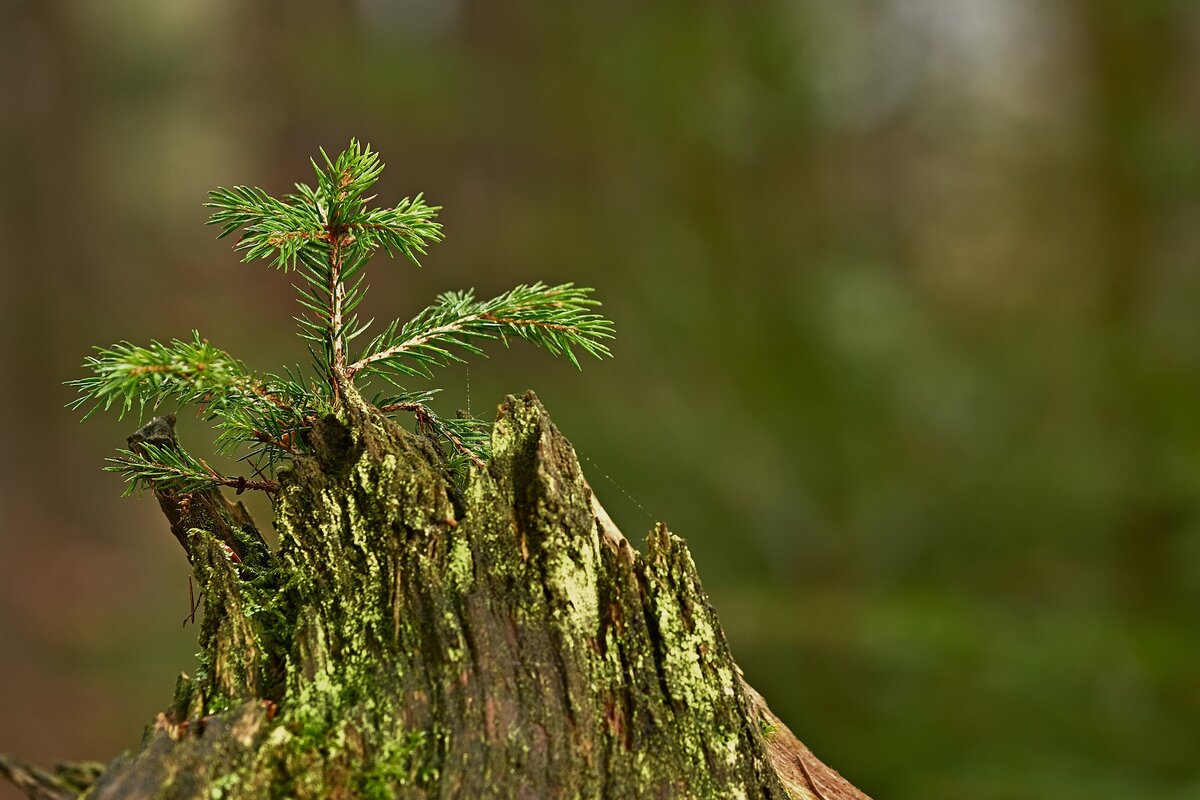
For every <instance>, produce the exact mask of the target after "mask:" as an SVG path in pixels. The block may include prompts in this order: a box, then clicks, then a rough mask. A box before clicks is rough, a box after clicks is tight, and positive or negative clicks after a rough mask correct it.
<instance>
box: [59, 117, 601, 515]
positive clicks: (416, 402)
mask: <svg viewBox="0 0 1200 800" xmlns="http://www.w3.org/2000/svg"><path fill="white" fill-rule="evenodd" d="M312 166H313V169H314V171H315V173H316V185H315V186H311V185H308V184H303V183H298V184H296V191H295V192H294V193H291V194H287V195H285V196H283V197H281V198H276V197H273V196H271V195H270V194H268V193H267V192H265V191H264V190H262V189H259V188H257V187H251V186H235V187H233V188H228V189H226V188H218V189H215V190H214V191H212V192H211V193H210V195H209V202H208V204H207V205H208V207H209V208H211V209H213V212H212V215H211V218H210V220H209V222H210V224H213V225H218V226H220V229H221V231H220V236H221V237H224V236H229V235H231V234H234V233H239V238H238V242H237V245H236V248H235V249H237V250H238V251H240V252H241V253H242V256H243V261H246V262H249V261H255V260H260V259H261V260H264V261H267V262H268V263H270V265H271V266H273V267H275V268H276V269H279V270H281V271H283V272H285V273H292V274H293V275H295V276H296V278H297V281H296V282H295V283H294V284H293V285H294V287H295V289H296V292H297V295H298V297H297V299H298V301H299V303H300V305H301V306H302V308H303V309H304V311H303V314H302V315H300V316H298V317H296V320H297V323H298V326H299V331H298V332H299V335H300V337H301V338H302V339H304V341H305V342H306V343H307V345H308V350H309V353H310V355H311V357H312V367H313V369H312V370H311V371H304V370H301V369H299V368H292V369H285V370H284V371H283V372H282V373H280V374H276V373H266V374H258V373H255V372H252V371H250V370H249V369H247V368H246V366H245V364H243V363H242V362H241V361H239V360H237V359H235V358H233V357H232V356H230V355H229V354H228V353H227V352H225V351H224V350H221V349H219V348H217V347H214V346H213V345H211V344H209V343H208V342H207V341H206V340H205V339H203V338H202V337H201V336H200V334H199V333H196V332H194V331H193V332H192V337H191V338H190V339H188V340H180V339H174V340H171V341H170V342H167V343H163V342H157V341H153V342H151V343H150V344H149V345H146V346H140V345H134V344H131V343H129V342H121V343H118V344H114V345H112V346H110V347H104V348H97V350H96V353H95V355H93V356H90V357H88V359H87V360H86V362H85V364H84V366H85V368H87V370H88V371H89V373H90V374H88V375H87V376H86V377H83V378H80V379H78V380H74V381H68V384H69V385H71V386H74V387H75V388H76V389H77V390H78V391H79V396H78V397H77V398H76V399H75V400H74V401H73V402H72V403H71V404H70V406H71V407H72V408H76V409H81V410H83V411H84V418H85V419H86V418H87V417H89V416H91V415H92V414H93V413H95V412H96V411H99V410H105V411H107V410H110V409H115V410H116V412H117V414H118V415H119V416H120V417H124V416H125V415H126V414H127V413H131V412H132V411H133V410H134V409H135V408H136V409H137V413H138V416H139V417H141V416H143V415H144V413H145V412H146V410H147V409H150V410H155V409H158V408H159V407H160V406H162V405H163V404H164V403H174V404H175V405H176V406H177V407H188V406H191V407H195V408H196V409H198V412H199V414H200V415H201V416H202V417H204V418H206V419H209V420H212V421H213V422H214V423H215V424H216V426H217V428H218V430H219V434H218V438H217V445H218V449H219V450H220V451H221V452H223V453H229V454H233V453H237V452H242V453H243V454H242V458H243V459H244V460H247V461H249V462H250V464H251V466H252V468H253V471H254V474H253V475H252V476H251V477H250V478H246V477H244V476H243V477H230V476H226V475H223V474H221V473H219V472H217V471H216V470H214V469H212V468H211V467H209V465H208V464H207V463H205V462H204V461H203V460H201V459H198V458H195V457H194V456H192V455H190V454H188V453H186V452H185V451H183V450H182V448H179V447H178V446H177V445H174V444H172V445H170V446H166V445H155V444H145V443H143V444H140V445H138V446H136V447H131V448H130V449H128V450H121V451H119V454H118V456H116V457H115V458H112V459H110V465H109V466H108V467H107V469H109V470H111V471H115V472H120V473H121V474H123V475H124V476H125V478H126V480H127V481H128V491H130V492H132V491H135V490H140V489H144V488H158V489H160V490H169V491H196V490H198V489H201V488H206V487H214V486H233V487H237V488H238V490H239V491H241V490H243V489H246V488H250V489H265V490H268V491H270V490H272V488H273V487H274V486H275V484H274V482H273V481H272V480H270V477H271V475H273V473H274V470H275V469H276V468H277V466H278V465H279V464H280V463H281V462H286V460H287V459H289V458H290V457H291V456H293V455H295V454H297V453H301V452H306V451H307V450H308V443H307V433H308V431H309V429H310V428H311V427H312V425H313V423H314V422H315V421H316V420H318V419H320V418H321V417H323V416H325V415H327V414H335V415H337V414H340V413H341V412H342V411H344V409H345V407H346V404H347V403H349V402H366V401H364V399H363V392H364V391H365V390H366V389H367V388H368V387H370V386H371V385H372V382H375V383H378V384H382V385H384V386H386V387H387V388H386V390H385V391H381V392H377V393H375V394H374V395H373V396H372V398H371V400H370V402H372V403H373V404H374V405H375V406H376V407H377V408H378V409H379V410H380V411H382V412H385V413H389V414H410V415H412V416H413V417H415V419H416V423H417V427H418V429H419V430H421V431H422V432H423V433H425V434H426V435H428V436H430V437H431V438H433V439H434V440H435V441H438V442H440V443H441V445H442V449H443V453H444V455H445V456H446V457H447V459H448V461H449V463H450V464H451V466H453V467H456V468H464V469H465V468H467V465H473V466H476V467H481V466H483V465H485V464H486V461H487V458H488V453H487V441H488V438H489V430H490V426H489V425H488V423H485V422H483V421H482V420H475V419H464V418H460V417H454V418H448V417H442V416H439V415H438V414H437V413H436V412H434V411H433V409H432V408H431V407H430V400H431V399H432V397H433V396H434V395H435V394H436V392H437V391H438V390H437V389H422V390H410V389H407V388H406V387H405V385H404V383H403V382H404V381H406V380H407V379H412V378H416V379H423V380H427V379H431V378H433V373H434V370H435V369H436V368H438V367H444V366H447V365H449V364H451V363H454V362H460V361H463V360H465V359H466V358H467V357H469V356H478V355H485V354H484V351H483V349H482V347H481V345H482V344H484V343H485V342H487V341H488V340H499V341H501V342H503V343H504V344H505V345H507V344H508V342H509V340H511V339H514V338H515V339H524V340H525V341H528V342H531V343H533V344H535V345H538V346H540V347H542V348H544V349H546V350H547V351H549V352H550V353H551V354H553V355H562V356H565V357H566V358H567V359H568V360H569V361H570V362H571V363H572V364H574V365H575V366H576V367H578V366H579V359H578V355H577V354H578V353H584V354H589V355H592V356H595V357H598V358H603V357H605V356H608V355H609V351H608V348H607V346H606V345H605V340H607V339H611V338H612V335H613V326H612V323H611V322H609V321H608V320H607V319H605V318H604V317H603V316H601V315H600V314H598V313H596V307H597V306H599V302H598V301H596V300H594V299H592V298H591V296H590V294H591V289H585V288H579V287H576V286H574V285H572V284H569V283H568V284H562V285H559V286H547V285H545V284H543V283H541V282H537V283H532V284H529V285H524V284H522V285H519V286H516V287H514V288H513V289H511V290H509V291H507V292H504V293H503V294H500V295H498V296H496V297H493V298H490V299H484V300H479V299H476V297H475V295H474V292H473V291H472V290H468V291H461V292H447V293H445V294H442V295H440V296H439V297H437V299H436V300H435V302H434V303H433V304H432V305H430V306H429V307H428V308H426V309H424V310H423V311H421V312H420V313H419V314H417V315H416V316H415V317H413V318H412V319H411V320H409V321H407V322H403V323H402V322H401V321H400V320H394V321H392V322H391V323H389V324H387V325H386V326H385V327H384V328H383V329H382V331H381V332H379V333H378V334H376V335H375V336H373V337H364V334H365V333H366V332H367V330H368V329H369V328H370V327H371V325H372V322H373V320H365V321H364V320H361V319H360V318H359V316H358V308H359V306H360V305H361V303H362V301H363V298H364V297H365V296H366V293H367V288H368V286H367V284H366V283H365V280H364V279H365V275H364V268H365V267H366V265H367V263H368V261H370V259H371V257H372V256H373V255H375V254H376V252H377V251H379V250H380V249H382V250H384V251H385V252H386V253H387V254H388V255H389V256H393V257H394V256H395V255H397V254H400V255H403V256H404V257H405V258H407V259H408V260H409V261H411V262H412V263H414V264H417V265H418V266H419V261H418V258H419V257H420V256H422V255H424V254H425V251H426V248H427V246H428V245H429V244H431V243H433V242H436V241H438V240H440V239H441V238H442V228H441V225H440V224H438V223H437V222H436V216H437V212H438V211H439V210H440V209H439V207H438V206H431V205H428V204H427V203H426V202H425V201H424V199H423V197H422V196H421V195H417V196H416V197H414V198H405V199H404V200H401V201H400V202H399V203H397V204H396V205H395V206H393V207H391V208H378V207H374V206H371V205H370V203H371V201H372V200H374V199H375V198H374V196H373V195H370V194H369V192H370V190H371V187H372V186H373V185H374V183H375V182H376V180H378V178H379V175H380V173H381V172H382V170H383V163H382V162H381V161H380V160H379V156H378V154H377V153H375V152H373V151H372V150H371V148H370V146H363V145H360V144H359V143H358V142H357V141H351V143H350V146H349V147H348V148H347V149H346V150H345V151H343V152H342V153H341V154H339V155H338V156H337V158H335V159H330V158H329V156H328V155H326V153H325V151H324V150H321V152H320V161H317V160H313V162H312ZM360 341H361V342H365V344H359V342H360Z"/></svg>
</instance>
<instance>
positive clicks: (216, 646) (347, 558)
mask: <svg viewBox="0 0 1200 800" xmlns="http://www.w3.org/2000/svg"><path fill="white" fill-rule="evenodd" d="M310 441H311V444H312V445H313V452H314V455H312V456H298V457H297V458H296V459H295V461H294V464H293V466H292V468H291V470H290V471H289V472H287V473H285V474H284V475H282V476H281V479H280V483H281V488H280V491H279V493H278V495H277V498H276V508H275V526H276V529H277V531H278V533H279V539H280V545H279V548H278V551H277V552H275V553H271V552H269V551H268V552H260V551H259V550H258V549H257V546H256V545H255V546H254V547H252V548H251V550H253V552H252V553H249V552H246V546H245V545H242V546H241V551H239V549H238V547H237V546H236V545H237V542H236V541H234V543H233V545H231V544H230V542H231V541H233V540H231V538H230V536H229V535H228V531H226V532H225V533H222V529H224V528H229V529H236V530H238V531H243V532H244V524H243V521H241V520H239V519H236V518H235V517H236V516H237V514H238V513H244V510H243V511H241V512H239V510H238V509H236V508H234V507H232V506H229V505H228V504H227V503H226V504H224V506H222V505H220V504H218V503H217V502H216V501H215V500H214V499H213V498H211V497H209V498H208V502H206V503H205V505H204V508H205V509H206V513H207V514H209V517H210V518H211V517H212V516H213V509H217V513H216V517H218V519H217V520H216V522H212V520H211V519H209V523H210V524H209V525H208V527H209V528H214V529H215V530H207V529H206V528H204V527H188V528H186V530H185V533H184V535H183V536H182V538H181V541H183V542H184V543H185V547H186V548H187V550H188V554H189V558H190V560H191V562H192V565H193V568H194V571H195V575H196V578H197V580H198V581H199V583H200V584H201V586H202V588H203V590H204V592H205V619H204V623H203V625H202V628H201V644H202V647H203V651H202V656H201V668H200V670H198V671H197V673H196V674H195V675H193V676H191V677H186V676H185V677H184V678H181V680H180V681H179V683H178V685H177V689H176V697H175V701H174V703H173V705H172V707H171V708H170V709H169V710H168V711H167V712H165V713H164V714H162V715H160V716H159V718H158V720H157V721H156V722H155V723H154V725H152V726H151V727H150V729H149V730H148V732H147V736H146V740H145V742H144V746H143V748H142V750H141V751H140V752H139V753H138V754H136V755H134V756H124V757H122V758H119V759H118V760H117V761H115V762H113V764H112V765H110V767H109V768H108V769H107V770H106V771H105V772H104V774H103V775H102V776H101V777H100V778H99V779H98V780H97V781H96V782H95V783H94V784H93V785H92V786H91V788H90V789H88V790H87V792H86V796H87V797H89V798H91V800H107V799H108V798H126V797H146V798H150V797H154V798H181V799H182V798H201V797H203V798H207V799H208V800H213V799H215V798H283V797H287V798H295V800H306V799H307V798H313V799H314V800H315V799H316V798H372V799H373V798H391V797H399V798H414V799H415V798H432V797H438V798H486V797H496V798H525V797H528V798H639V797H654V798H787V797H791V798H806V797H808V798H816V800H833V798H835V797H865V795H862V794H861V793H858V792H857V790H855V789H853V787H851V786H850V785H849V784H848V783H845V781H844V780H842V779H841V778H840V776H837V775H836V773H834V772H832V770H828V768H827V767H824V765H822V764H820V762H819V761H816V759H815V758H813V757H812V756H811V753H808V751H807V750H806V749H804V748H803V745H800V744H799V743H798V742H795V745H792V744H790V742H791V741H794V737H793V738H792V739H790V740H788V739H787V738H786V737H783V738H780V737H778V736H775V735H772V736H767V735H765V734H764V731H773V730H776V729H777V728H778V727H779V726H781V725H782V723H780V722H779V721H778V719H777V718H775V717H774V716H773V715H771V714H770V712H769V711H768V710H767V709H766V706H765V703H763V702H762V700H761V698H760V697H759V696H758V695H757V694H756V693H754V692H753V690H752V689H750V688H749V687H748V686H747V685H746V684H745V683H744V681H743V680H742V677H741V673H740V671H739V670H738V668H737V665H736V664H735V663H734V661H733V658H732V656H731V654H730V652H729V648H728V645H727V643H726V641H725V637H724V634H723V632H722V630H721V626H720V623H719V621H718V619H717V616H716V614H715V612H714V611H713V609H712V607H711V606H710V605H709V603H708V600H707V597H706V595H705V594H704V591H703V589H702V587H701V584H700V580H699V577H698V575H697V572H696V566H695V564H694V562H693V561H692V558H691V555H690V554H689V552H688V550H687V547H686V545H685V544H684V542H683V541H682V540H681V539H679V538H678V537H676V536H675V535H673V534H672V533H671V532H670V531H668V530H667V529H666V527H665V526H662V525H659V526H657V527H656V528H655V529H654V530H653V531H652V532H651V534H650V536H649V538H648V540H647V543H646V549H645V553H644V554H639V553H637V552H636V551H635V550H634V549H633V548H632V547H631V546H630V544H629V543H628V541H627V540H626V539H625V537H624V536H622V535H621V534H620V533H619V532H618V531H616V529H615V527H614V526H613V525H612V523H611V520H609V519H608V517H607V515H606V514H604V513H603V510H602V509H601V508H600V507H599V505H598V503H597V502H596V500H595V497H594V495H593V493H592V491H591V488H590V487H589V486H588V483H587V481H586V480H585V478H584V476H583V473H582V471H581V470H580V467H579V462H578V461H577V459H576V458H575V454H574V451H573V449H572V447H571V445H570V444H569V442H568V441H567V440H566V438H564V437H563V436H562V434H561V433H560V432H559V431H558V430H557V428H556V427H555V426H554V424H553V423H552V422H551V420H550V418H549V416H548V415H547V414H546V411H545V409H544V408H543V407H542V405H541V403H540V402H539V401H538V399H537V398H536V397H535V396H534V395H533V394H532V393H528V394H526V395H525V396H524V397H520V398H516V397H509V398H508V399H507V400H506V401H505V403H504V404H503V405H502V406H501V408H500V411H499V415H498V419H497V422H496V425H495V428H494V433H493V441H492V452H493V457H492V459H491V462H490V463H489V465H488V467H487V469H486V470H483V469H476V470H472V472H471V474H470V476H469V479H468V481H467V484H466V486H465V487H464V488H463V489H462V491H461V492H460V491H458V490H457V488H456V487H455V485H454V483H453V480H452V479H451V477H450V476H449V475H448V474H447V473H446V470H445V468H444V466H443V464H442V461H441V459H440V457H439V456H438V454H437V453H436V452H435V450H434V449H433V448H432V447H431V446H430V445H429V444H428V442H427V441H426V440H424V439H423V438H421V437H419V436H416V435H413V434H410V433H408V432H407V431H404V430H403V429H401V428H399V427H398V426H396V425H395V424H394V423H392V422H391V421H390V420H388V419H386V418H385V417H383V416H382V415H380V414H378V413H377V412H376V411H375V410H374V409H372V408H371V407H370V406H368V405H366V404H365V403H362V402H361V401H358V400H357V398H351V402H349V403H347V405H346V407H345V413H344V414H343V416H342V418H340V419H338V418H334V417H328V418H326V419H324V420H321V421H320V422H319V423H318V424H317V425H316V426H315V427H314V429H313V430H312V431H311V434H310ZM162 500H163V498H160V501H162ZM167 500H169V501H171V502H164V510H166V509H168V508H178V505H179V504H178V501H179V500H180V498H167ZM222 502H223V501H222ZM183 506H184V507H185V509H186V507H187V506H188V503H187V502H184V503H183ZM226 506H228V508H226ZM222 514H224V515H225V517H224V518H221V517H222ZM177 524H178V523H177V521H176V520H172V525H173V528H175V527H177ZM177 535H179V534H178V533H177ZM258 541H261V537H258ZM251 555H252V556H253V557H252V558H251V557H250V556H251ZM786 736H787V737H790V732H788V733H787V734H786ZM781 741H785V742H787V746H786V747H781V745H780V742H781ZM0 766H2V763H0ZM814 776H815V777H814ZM76 794H77V793H76ZM76 794H69V795H68V794H64V795H63V796H64V797H68V796H70V797H74V796H76Z"/></svg>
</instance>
